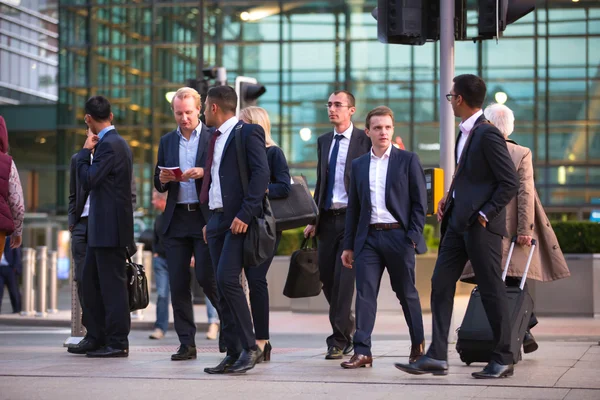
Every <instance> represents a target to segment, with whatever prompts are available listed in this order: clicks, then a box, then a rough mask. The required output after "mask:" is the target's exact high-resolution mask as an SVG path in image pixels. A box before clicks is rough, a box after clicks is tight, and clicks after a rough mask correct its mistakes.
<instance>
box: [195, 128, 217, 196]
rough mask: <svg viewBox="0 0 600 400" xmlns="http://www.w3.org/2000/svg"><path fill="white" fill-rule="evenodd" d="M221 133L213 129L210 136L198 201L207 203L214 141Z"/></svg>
mask: <svg viewBox="0 0 600 400" xmlns="http://www.w3.org/2000/svg"><path fill="white" fill-rule="evenodd" d="M220 135H221V132H219V131H218V130H217V131H214V133H213V135H212V138H210V144H209V145H208V154H207V155H206V164H205V165H204V178H203V179H202V188H201V189H200V203H202V204H206V203H208V190H209V189H210V182H211V180H212V176H211V173H210V169H211V168H212V163H213V156H214V153H215V143H216V142H217V138H218V137H219V136H220Z"/></svg>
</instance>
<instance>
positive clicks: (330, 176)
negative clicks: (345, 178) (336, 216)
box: [324, 134, 344, 211]
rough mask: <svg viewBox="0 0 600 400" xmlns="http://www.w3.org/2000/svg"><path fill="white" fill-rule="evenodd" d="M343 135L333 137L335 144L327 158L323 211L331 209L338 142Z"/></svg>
mask: <svg viewBox="0 0 600 400" xmlns="http://www.w3.org/2000/svg"><path fill="white" fill-rule="evenodd" d="M343 137H344V135H339V134H337V135H335V136H334V137H333V138H334V139H335V144H334V145H333V150H332V151H331V157H329V166H328V167H327V192H326V193H325V207H324V209H325V211H327V210H329V209H330V208H331V205H332V203H333V185H334V184H335V167H336V165H337V156H338V153H339V151H340V140H342V139H343Z"/></svg>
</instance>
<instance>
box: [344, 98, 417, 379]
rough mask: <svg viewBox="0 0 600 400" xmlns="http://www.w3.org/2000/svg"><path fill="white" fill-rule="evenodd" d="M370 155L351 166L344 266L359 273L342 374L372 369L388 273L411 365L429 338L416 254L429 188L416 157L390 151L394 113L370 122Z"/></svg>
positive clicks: (383, 111) (381, 112)
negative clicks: (353, 320) (373, 337)
mask: <svg viewBox="0 0 600 400" xmlns="http://www.w3.org/2000/svg"><path fill="white" fill-rule="evenodd" d="M365 131H366V133H367V135H368V136H369V137H370V138H371V142H372V143H373V147H372V149H371V151H370V152H369V153H367V154H365V155H363V156H361V157H359V158H357V159H356V160H354V161H353V162H352V175H351V178H350V195H349V196H348V211H347V213H346V234H345V238H344V252H343V253H342V263H343V264H344V266H345V267H346V268H352V264H353V262H354V260H356V261H355V262H354V266H355V269H356V333H355V334H354V355H353V356H352V358H351V359H350V361H344V362H343V363H342V364H341V365H342V368H346V369H354V368H360V367H371V366H372V365H373V357H372V354H371V333H372V332H373V327H374V326H375V315H376V314H377V295H378V294H379V285H380V283H381V277H382V275H383V271H384V269H385V268H387V270H388V273H389V275H390V282H391V284H392V289H393V290H394V292H395V293H396V297H398V300H399V301H400V304H401V306H402V311H403V313H404V318H405V319H406V324H407V325H408V330H409V332H410V338H411V342H412V347H411V352H410V359H411V360H412V361H415V360H416V359H417V358H418V357H420V356H421V355H422V354H423V351H424V342H425V335H424V332H423V314H422V312H421V303H420V301H419V293H418V292H417V288H416V287H415V252H416V253H419V254H422V253H424V252H426V251H427V246H426V245H425V239H424V238H423V226H424V225H425V210H426V209H427V188H426V186H425V174H424V173H423V168H422V167H421V163H420V161H419V157H418V156H417V155H416V154H415V153H411V152H408V151H404V150H399V149H397V148H395V147H394V146H392V136H393V135H394V113H393V112H392V110H390V109H389V108H388V107H384V106H381V107H377V108H375V109H373V110H371V111H370V112H369V114H368V115H367V120H366V129H365Z"/></svg>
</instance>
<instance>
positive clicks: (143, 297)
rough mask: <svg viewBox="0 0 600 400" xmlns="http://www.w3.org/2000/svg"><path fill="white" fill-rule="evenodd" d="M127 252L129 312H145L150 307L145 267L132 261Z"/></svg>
mask: <svg viewBox="0 0 600 400" xmlns="http://www.w3.org/2000/svg"><path fill="white" fill-rule="evenodd" d="M126 251H127V290H128V291H129V311H136V310H143V309H144V308H146V307H148V303H149V302H150V295H149V293H148V278H146V271H145V270H144V266H143V265H141V264H136V263H134V262H133V261H132V260H131V257H130V255H129V249H127V250H126Z"/></svg>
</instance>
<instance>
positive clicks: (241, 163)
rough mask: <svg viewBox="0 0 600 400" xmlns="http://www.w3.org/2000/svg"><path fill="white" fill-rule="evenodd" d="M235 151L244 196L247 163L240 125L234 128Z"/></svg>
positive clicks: (245, 194)
mask: <svg viewBox="0 0 600 400" xmlns="http://www.w3.org/2000/svg"><path fill="white" fill-rule="evenodd" d="M234 135H235V152H236V153H237V162H238V167H239V170H240V180H241V181H242V189H243V191H244V196H248V165H247V161H246V152H245V151H244V144H243V142H242V125H241V124H240V125H238V126H236V128H235V132H234Z"/></svg>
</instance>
